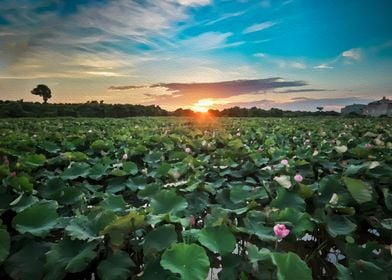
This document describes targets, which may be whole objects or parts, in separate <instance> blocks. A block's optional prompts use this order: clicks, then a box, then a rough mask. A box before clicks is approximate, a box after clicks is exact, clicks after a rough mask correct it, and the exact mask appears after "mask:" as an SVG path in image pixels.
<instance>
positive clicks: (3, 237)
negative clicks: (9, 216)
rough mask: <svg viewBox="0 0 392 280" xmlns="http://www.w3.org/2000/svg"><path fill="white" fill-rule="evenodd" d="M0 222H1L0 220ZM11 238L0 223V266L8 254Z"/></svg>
mask: <svg viewBox="0 0 392 280" xmlns="http://www.w3.org/2000/svg"><path fill="white" fill-rule="evenodd" d="M0 221H1V220H0ZM10 245H11V238H10V234H9V233H8V231H7V229H6V228H5V226H3V225H2V224H1V223H0V264H1V263H2V262H3V261H4V260H5V259H6V258H7V256H8V254H9V252H10Z"/></svg>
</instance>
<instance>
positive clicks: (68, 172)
mask: <svg viewBox="0 0 392 280" xmlns="http://www.w3.org/2000/svg"><path fill="white" fill-rule="evenodd" d="M89 171H90V165H88V164H87V163H84V162H80V163H79V162H76V163H74V164H72V165H71V167H69V168H67V169H65V170H64V172H63V174H61V178H62V179H64V180H73V179H76V178H78V177H83V178H85V177H87V175H88V174H89Z"/></svg>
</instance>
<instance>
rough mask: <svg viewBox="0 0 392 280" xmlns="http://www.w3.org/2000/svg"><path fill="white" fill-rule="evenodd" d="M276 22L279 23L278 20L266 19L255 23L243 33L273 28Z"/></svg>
mask: <svg viewBox="0 0 392 280" xmlns="http://www.w3.org/2000/svg"><path fill="white" fill-rule="evenodd" d="M276 24H277V22H274V21H265V22H262V23H257V24H253V25H251V26H249V27H247V28H246V29H245V30H244V32H243V33H244V34H248V33H253V32H258V31H262V30H265V29H268V28H271V27H272V26H274V25H276Z"/></svg>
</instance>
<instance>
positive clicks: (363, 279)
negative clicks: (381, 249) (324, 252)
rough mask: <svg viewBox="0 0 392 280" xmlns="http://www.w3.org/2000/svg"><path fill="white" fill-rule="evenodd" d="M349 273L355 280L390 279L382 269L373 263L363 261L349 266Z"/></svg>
mask: <svg viewBox="0 0 392 280" xmlns="http://www.w3.org/2000/svg"><path fill="white" fill-rule="evenodd" d="M350 271H351V272H352V275H353V279H355V280H369V279H377V280H378V279H379V280H388V279H390V277H389V276H388V274H389V273H387V272H386V271H385V270H384V269H382V268H381V267H379V266H378V265H376V264H375V263H373V262H370V261H365V260H357V261H355V262H352V263H351V264H350Z"/></svg>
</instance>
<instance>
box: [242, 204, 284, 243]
mask: <svg viewBox="0 0 392 280" xmlns="http://www.w3.org/2000/svg"><path fill="white" fill-rule="evenodd" d="M243 221H244V225H245V227H244V228H239V229H240V230H241V231H243V232H246V233H248V234H254V235H256V236H257V237H258V238H259V239H260V240H262V241H267V242H268V241H275V240H276V237H275V234H274V231H273V229H272V226H271V227H269V226H267V225H266V221H265V218H264V217H263V214H262V213H261V212H258V211H251V212H248V214H247V215H246V217H245V218H244V219H243Z"/></svg>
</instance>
